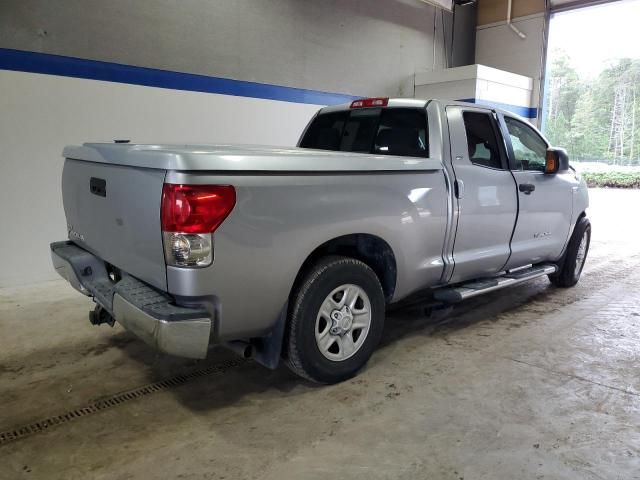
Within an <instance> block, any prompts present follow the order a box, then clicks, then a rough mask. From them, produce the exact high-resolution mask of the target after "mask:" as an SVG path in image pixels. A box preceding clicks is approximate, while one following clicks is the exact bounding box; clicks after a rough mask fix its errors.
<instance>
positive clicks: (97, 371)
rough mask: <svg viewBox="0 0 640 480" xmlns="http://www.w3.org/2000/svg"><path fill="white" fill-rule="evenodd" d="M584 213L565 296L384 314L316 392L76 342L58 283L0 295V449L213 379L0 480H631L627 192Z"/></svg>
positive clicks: (77, 321)
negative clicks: (576, 266)
mask: <svg viewBox="0 0 640 480" xmlns="http://www.w3.org/2000/svg"><path fill="white" fill-rule="evenodd" d="M591 198H592V205H593V207H592V208H591V210H590V216H591V219H592V222H593V224H594V231H593V240H592V245H591V252H590V256H589V259H588V263H587V266H586V269H585V272H584V274H583V278H582V280H581V282H580V283H579V285H578V286H577V287H575V288H573V289H570V290H558V289H554V288H552V287H551V286H550V285H549V283H548V281H547V280H546V279H540V280H538V281H535V282H534V283H532V284H529V285H525V286H520V287H515V288H513V289H511V290H506V291H502V292H496V293H494V294H490V295H487V296H484V297H481V298H478V299H476V300H473V301H468V302H466V303H464V304H463V305H460V306H458V307H456V309H454V310H453V311H452V312H451V313H450V314H449V315H448V316H446V317H445V318H437V319H434V318H432V319H425V318H422V317H421V316H420V315H419V313H417V312H415V311H413V312H412V311H403V312H400V313H396V314H394V315H392V316H391V317H390V318H388V321H387V327H386V333H385V340H384V342H383V345H382V346H381V347H380V349H379V351H378V352H377V353H376V354H375V355H374V357H373V358H372V360H371V362H370V363H369V365H368V367H367V368H366V370H365V371H363V372H362V373H361V374H360V376H358V377H357V378H355V379H353V380H351V381H347V382H345V383H343V384H340V385H335V386H331V387H316V386H313V385H310V384H308V383H306V382H304V381H302V380H299V379H298V378H296V377H294V376H293V375H292V374H290V373H289V372H288V371H287V370H286V368H284V367H283V368H280V369H278V370H276V371H269V370H266V369H264V368H262V367H260V366H257V365H255V364H253V363H252V362H245V361H242V360H239V359H237V358H236V357H234V356H233V355H232V354H230V353H227V352H225V351H215V352H213V354H212V356H211V357H210V358H209V359H208V360H206V361H202V362H194V361H187V360H181V359H174V358H169V357H166V356H162V355H157V354H156V353H154V352H153V351H152V350H151V349H150V348H148V347H146V346H145V345H144V344H143V343H141V342H140V341H137V340H135V339H134V338H133V337H132V336H130V335H129V334H128V333H127V332H125V331H124V330H123V329H122V328H120V327H118V326H116V327H115V328H114V329H110V328H108V327H104V326H103V327H92V326H91V325H89V323H88V321H87V311H88V309H89V308H90V307H91V303H90V301H88V300H87V299H85V298H83V297H82V296H80V295H79V294H76V293H75V292H74V291H73V290H71V288H70V287H68V286H66V285H65V284H64V283H63V282H53V283H49V284H44V285H39V286H34V287H28V288H19V289H18V288H16V289H4V290H0V318H1V321H0V399H1V404H0V405H1V406H0V432H5V431H7V430H9V429H12V428H13V427H19V426H22V425H26V424H29V423H31V422H35V421H38V420H42V419H46V418H48V417H51V416H52V415H57V414H62V413H65V412H67V411H69V410H72V409H76V408H79V407H83V406H86V405H89V404H95V402H97V401H98V402H99V401H100V400H101V399H108V398H110V397H111V396H112V395H114V394H116V393H118V392H124V391H127V390H130V389H136V388H137V387H140V386H143V385H146V384H149V383H152V382H158V381H161V380H163V379H167V378H171V377H174V376H176V375H180V374H184V373H188V372H200V373H202V371H203V369H207V368H209V367H211V366H215V365H218V366H220V368H219V369H217V370H215V371H214V372H213V373H211V372H210V371H208V373H210V374H208V375H202V376H200V377H198V378H194V379H192V380H190V381H188V382H186V383H184V384H182V385H180V386H175V387H171V388H165V389H161V390H159V391H157V392H155V393H151V394H149V395H145V396H142V397H140V398H137V399H132V400H128V401H123V402H122V403H120V404H117V405H114V406H112V407H110V408H106V409H104V410H102V411H99V412H97V413H94V414H88V415H85V416H83V417H82V418H74V419H71V420H70V421H68V422H66V423H64V424H61V425H57V426H52V427H50V428H49V429H47V431H45V432H41V433H35V434H33V435H28V436H25V437H24V438H21V439H19V440H15V441H11V442H8V443H5V444H4V445H0V459H1V460H2V461H0V478H2V479H16V478H43V479H55V478H64V479H74V478H78V479H87V478H91V479H104V478H109V479H129V478H182V479H205V478H206V479H220V480H222V479H235V478H243V479H245V478H266V479H283V478H295V479H302V478H305V479H307V478H312V479H315V478H318V479H327V478H366V479H367V480H371V479H378V478H390V479H391V478H393V479H396V478H405V479H415V478H429V479H453V480H460V479H465V480H472V479H530V478H531V479H540V478H547V479H600V478H607V479H609V478H610V479H633V478H636V479H639V478H640V427H639V425H640V377H639V376H638V364H639V356H640V333H639V327H640V302H639V300H640V291H639V289H638V287H639V286H640V269H639V268H638V266H639V264H640V245H639V244H638V238H639V235H638V233H640V227H639V226H638V222H637V220H636V219H637V212H636V209H637V206H638V205H640V191H620V190H609V191H606V190H593V191H592V194H591ZM209 370H211V369H209ZM205 371H206V370H205ZM179 378H182V377H179ZM121 399H122V398H121Z"/></svg>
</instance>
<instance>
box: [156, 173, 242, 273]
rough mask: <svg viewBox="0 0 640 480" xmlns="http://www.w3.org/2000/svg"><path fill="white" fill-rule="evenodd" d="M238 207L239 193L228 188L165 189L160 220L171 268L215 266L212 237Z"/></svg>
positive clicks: (203, 186) (183, 187) (225, 186)
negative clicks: (235, 207) (213, 264)
mask: <svg viewBox="0 0 640 480" xmlns="http://www.w3.org/2000/svg"><path fill="white" fill-rule="evenodd" d="M235 204H236V191H235V189H234V188H233V187H231V186H228V185H177V184H171V183H166V184H165V185H164V187H163V189H162V206H161V213H160V218H161V224H162V240H163V243H164V257H165V260H166V262H167V265H173V266H176V267H206V266H208V265H211V262H212V261H213V239H212V235H211V234H212V233H213V232H214V231H215V229H216V228H218V227H219V226H220V224H221V223H222V222H223V221H224V219H225V218H227V216H228V215H229V213H231V210H233V207H234V206H235Z"/></svg>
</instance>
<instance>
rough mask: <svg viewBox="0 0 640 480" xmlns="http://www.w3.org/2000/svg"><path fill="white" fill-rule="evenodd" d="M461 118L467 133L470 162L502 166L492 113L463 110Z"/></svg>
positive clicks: (495, 166)
mask: <svg viewBox="0 0 640 480" xmlns="http://www.w3.org/2000/svg"><path fill="white" fill-rule="evenodd" d="M462 118H463V120H464V128H465V131H466V133H467V148H468V150H469V160H470V161H471V163H473V164H474V165H479V166H481V167H488V168H503V167H502V159H501V157H500V149H499V148H498V139H497V137H496V130H495V127H494V120H493V117H492V115H491V114H489V113H481V112H464V113H463V114H462Z"/></svg>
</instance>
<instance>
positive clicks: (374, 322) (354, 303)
mask: <svg viewBox="0 0 640 480" xmlns="http://www.w3.org/2000/svg"><path fill="white" fill-rule="evenodd" d="M289 304H290V305H291V308H290V311H289V318H288V330H287V338H286V343H285V347H286V351H285V358H286V360H287V364H288V366H289V368H290V369H291V370H293V372H294V373H296V374H298V375H300V376H302V377H304V378H307V379H308V380H311V381H314V382H317V383H337V382H341V381H343V380H346V379H347V378H350V377H352V376H354V375H355V374H356V373H357V372H358V370H360V369H361V368H362V367H363V366H364V365H365V364H366V363H367V361H368V360H369V357H370V356H371V354H372V353H373V351H374V350H375V348H376V346H377V345H378V342H379V341H380V337H381V336H382V328H383V325H384V315H385V300H384V293H383V291H382V287H381V286H380V281H379V280H378V277H377V276H376V274H375V273H374V272H373V270H371V268H369V267H368V266H367V265H366V264H365V263H363V262H361V261H359V260H356V259H353V258H348V257H339V256H330V257H325V258H323V259H321V260H320V261H319V262H318V263H317V264H316V265H314V266H313V267H312V268H311V269H310V270H309V272H308V273H307V274H306V275H305V277H304V278H303V279H302V281H301V282H300V283H299V284H298V286H297V288H295V290H294V292H293V294H292V297H291V299H290V302H289Z"/></svg>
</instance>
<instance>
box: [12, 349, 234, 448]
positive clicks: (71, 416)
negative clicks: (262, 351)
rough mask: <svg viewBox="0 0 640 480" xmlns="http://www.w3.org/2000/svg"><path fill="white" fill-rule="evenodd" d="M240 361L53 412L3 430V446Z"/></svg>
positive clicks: (218, 365)
mask: <svg viewBox="0 0 640 480" xmlns="http://www.w3.org/2000/svg"><path fill="white" fill-rule="evenodd" d="M241 363H242V362H241V361H240V360H228V361H225V362H222V363H219V364H216V365H212V366H211V367H208V368H203V369H202V370H196V371H193V372H189V373H185V374H183V375H177V376H175V377H171V378H168V379H166V380H161V381H159V382H155V383H150V384H148V385H144V386H142V387H138V388H134V389H133V390H127V391H126V392H121V393H117V394H115V395H112V396H110V397H107V398H103V399H100V400H97V401H95V402H93V403H90V404H89V405H85V406H84V407H80V408H76V409H74V410H70V411H68V412H66V413H63V414H61V415H54V416H52V417H49V418H45V419H44V420H39V421H37V422H33V423H29V424H27V425H23V426H20V427H15V428H12V429H10V430H6V431H4V432H0V446H1V445H5V444H7V443H10V442H15V441H16V440H20V439H22V438H24V437H28V436H30V435H35V434H37V433H42V432H46V431H47V430H49V429H51V428H52V427H55V426H58V425H61V424H63V423H67V422H70V421H72V420H75V419H77V418H82V417H87V416H89V415H92V414H94V413H99V412H102V411H104V410H107V409H109V408H112V407H116V406H118V405H122V404H123V403H126V402H129V401H131V400H136V399H138V398H141V397H145V396H147V395H150V394H152V393H156V392H160V391H162V390H167V389H169V388H172V387H177V386H179V385H183V384H185V383H188V382H190V381H192V380H195V379H197V378H201V377H206V376H209V375H216V374H221V373H224V372H226V371H227V370H229V369H231V368H233V367H237V366H239V365H241Z"/></svg>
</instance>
